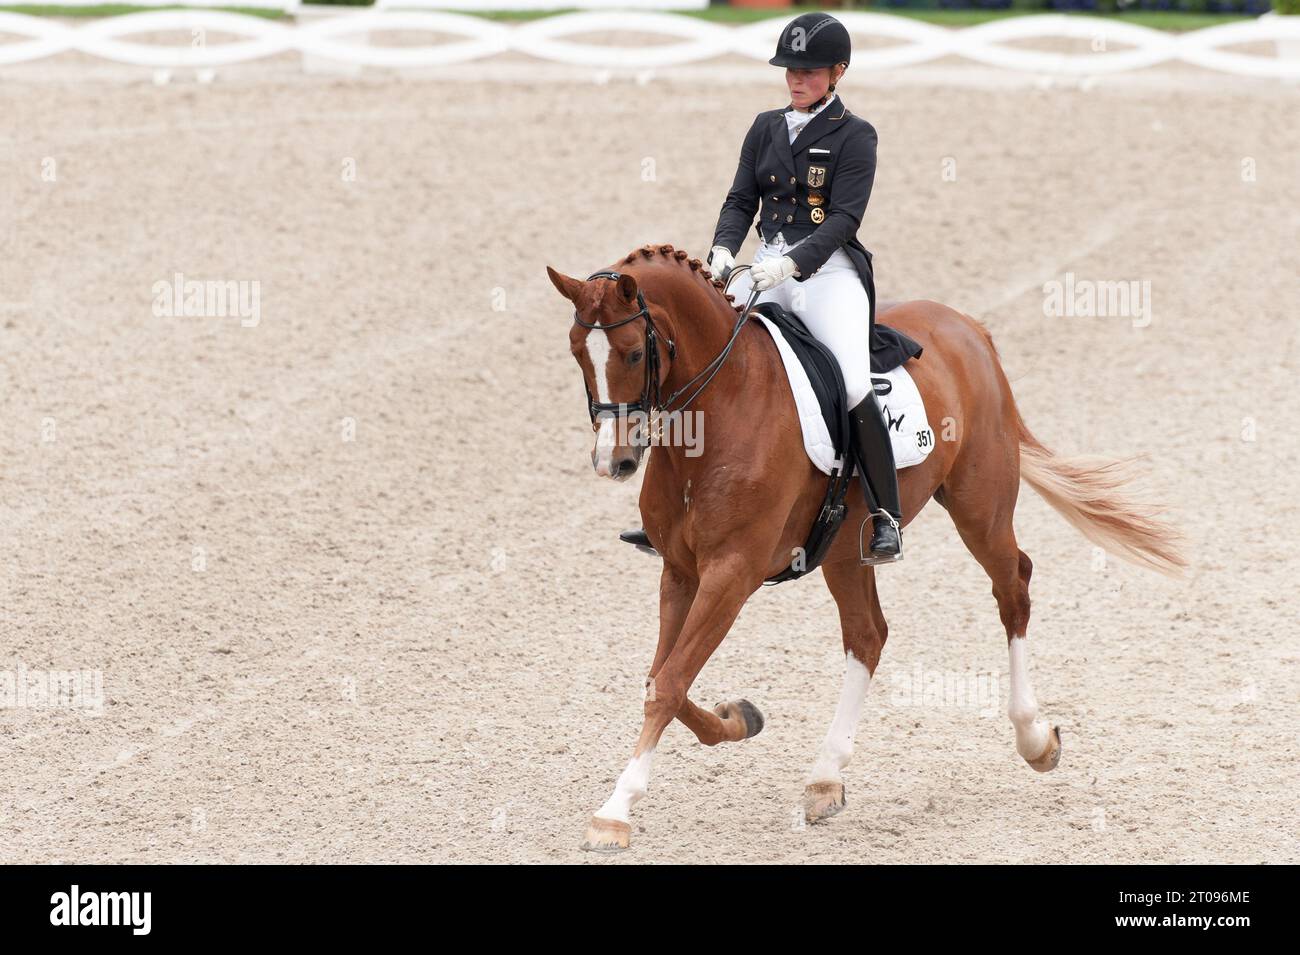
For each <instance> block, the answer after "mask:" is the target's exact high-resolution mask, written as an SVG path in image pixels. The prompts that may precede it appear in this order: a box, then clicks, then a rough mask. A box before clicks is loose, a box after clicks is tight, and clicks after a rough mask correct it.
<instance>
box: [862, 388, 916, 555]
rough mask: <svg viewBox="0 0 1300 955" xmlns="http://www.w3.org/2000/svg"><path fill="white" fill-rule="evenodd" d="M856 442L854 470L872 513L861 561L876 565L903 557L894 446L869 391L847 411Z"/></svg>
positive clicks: (901, 518) (900, 511) (901, 514)
mask: <svg viewBox="0 0 1300 955" xmlns="http://www.w3.org/2000/svg"><path fill="white" fill-rule="evenodd" d="M849 421H850V422H851V423H852V426H853V430H854V436H855V438H856V443H857V452H858V469H859V470H860V471H861V473H862V477H863V491H864V492H865V493H866V498H867V506H868V507H869V508H870V509H871V513H872V515H873V518H874V520H873V525H874V526H873V529H872V534H871V547H870V550H871V554H870V555H869V556H868V557H866V558H865V559H864V561H863V563H867V564H879V563H885V562H887V561H891V560H901V559H902V557H903V535H902V530H901V527H902V521H903V511H902V508H901V507H900V505H899V503H898V471H897V469H896V468H895V467H894V446H893V443H892V442H891V441H890V440H889V426H888V425H887V424H886V423H885V418H884V415H882V414H881V412H880V406H879V405H877V404H876V396H875V395H874V394H869V395H867V396H866V397H865V398H863V399H862V401H861V403H859V404H858V406H857V407H855V408H854V409H853V410H852V411H850V412H849Z"/></svg>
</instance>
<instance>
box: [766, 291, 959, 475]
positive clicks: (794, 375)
mask: <svg viewBox="0 0 1300 955" xmlns="http://www.w3.org/2000/svg"><path fill="white" fill-rule="evenodd" d="M754 318H757V319H758V320H759V321H760V322H762V323H763V325H764V327H766V328H767V330H768V332H770V333H771V335H772V340H773V341H774V342H776V349H777V351H779V352H780V353H781V362H782V363H783V364H784V365H785V373H786V378H787V379H789V381H790V390H791V391H792V392H794V403H795V407H796V408H797V409H798V411H799V426H800V427H801V428H802V429H803V446H804V450H805V451H807V452H808V458H809V460H810V461H812V463H813V465H814V466H815V467H816V468H817V469H818V470H819V471H821V472H822V473H823V474H830V473H831V471H832V470H833V469H834V468H835V467H836V466H837V464H838V459H837V458H836V457H835V446H834V445H833V444H832V443H831V435H830V432H829V431H828V430H827V429H826V419H825V418H823V417H822V407H821V405H820V404H818V403H817V395H816V393H815V392H814V391H813V387H812V382H810V381H809V380H808V372H807V371H805V370H804V367H803V364H802V363H801V362H800V361H799V357H798V356H797V355H796V354H795V353H794V350H793V349H792V348H791V347H790V343H789V342H787V341H786V340H785V336H784V335H782V334H781V329H780V328H778V327H777V326H776V325H775V324H774V323H773V322H771V321H769V320H768V319H766V318H764V317H763V316H762V315H761V314H759V313H757V312H755V313H754ZM871 383H872V384H873V385H874V386H875V395H876V404H878V405H879V406H880V410H881V411H882V412H883V413H884V416H885V420H886V421H887V422H888V423H889V436H890V438H891V439H892V442H893V446H894V466H895V467H896V468H898V469H899V470H900V471H901V470H902V469H903V468H907V467H911V466H912V465H914V464H920V463H921V462H922V461H924V460H925V459H926V457H928V456H929V454H930V452H931V451H932V450H933V449H934V432H933V431H932V430H931V429H930V422H929V420H928V419H927V418H926V416H925V402H924V401H923V400H922V399H921V390H920V389H919V388H917V387H916V382H914V381H913V380H912V376H911V375H910V374H908V371H907V369H906V368H905V367H903V366H899V367H898V368H895V369H894V370H893V371H890V372H886V373H885V374H883V375H877V374H872V376H871Z"/></svg>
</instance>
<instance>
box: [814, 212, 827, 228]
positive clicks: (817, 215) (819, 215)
mask: <svg viewBox="0 0 1300 955" xmlns="http://www.w3.org/2000/svg"><path fill="white" fill-rule="evenodd" d="M825 218H826V210H825V209H814V210H813V211H812V221H813V222H815V223H816V224H817V225H821V224H822V222H823V220H825Z"/></svg>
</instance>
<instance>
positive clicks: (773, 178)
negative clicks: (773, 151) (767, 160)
mask: <svg viewBox="0 0 1300 955" xmlns="http://www.w3.org/2000/svg"><path fill="white" fill-rule="evenodd" d="M772 181H773V182H776V176H773V177H772ZM790 181H791V182H794V180H793V179H792V180H790Z"/></svg>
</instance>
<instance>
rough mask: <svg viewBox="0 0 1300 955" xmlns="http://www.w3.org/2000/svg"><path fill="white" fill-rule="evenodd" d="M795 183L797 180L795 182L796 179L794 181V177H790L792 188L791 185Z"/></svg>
mask: <svg viewBox="0 0 1300 955" xmlns="http://www.w3.org/2000/svg"><path fill="white" fill-rule="evenodd" d="M796 182H798V180H797V179H795V177H794V176H791V177H790V185H792V186H793V185H794V184H795V183H796Z"/></svg>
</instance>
